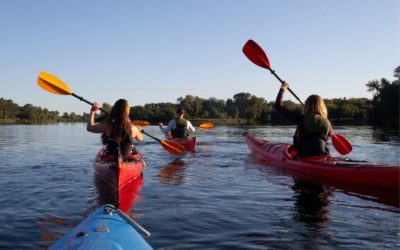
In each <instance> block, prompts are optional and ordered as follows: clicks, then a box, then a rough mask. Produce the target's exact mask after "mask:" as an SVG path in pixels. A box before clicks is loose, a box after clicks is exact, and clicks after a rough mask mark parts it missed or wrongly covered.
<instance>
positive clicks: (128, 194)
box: [94, 176, 143, 214]
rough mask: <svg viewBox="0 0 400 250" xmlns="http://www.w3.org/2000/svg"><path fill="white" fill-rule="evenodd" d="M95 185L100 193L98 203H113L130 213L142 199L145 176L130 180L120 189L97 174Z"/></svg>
mask: <svg viewBox="0 0 400 250" xmlns="http://www.w3.org/2000/svg"><path fill="white" fill-rule="evenodd" d="M94 181H95V185H96V190H97V193H98V200H97V201H98V202H97V203H98V205H100V206H101V205H104V204H112V205H114V206H116V207H118V208H119V209H121V210H122V211H123V212H125V213H128V214H129V213H130V212H131V211H132V210H133V206H134V204H135V203H136V202H138V201H139V200H140V196H141V193H140V192H141V188H142V185H143V177H142V176H140V177H138V178H136V179H135V180H133V181H131V182H129V183H128V184H127V185H126V186H124V187H123V188H121V189H120V190H119V191H118V190H117V189H116V188H115V187H112V186H110V185H109V184H108V183H106V182H104V181H103V180H101V179H100V178H98V177H96V176H95V180H94Z"/></svg>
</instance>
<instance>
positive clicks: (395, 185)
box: [244, 134, 400, 193]
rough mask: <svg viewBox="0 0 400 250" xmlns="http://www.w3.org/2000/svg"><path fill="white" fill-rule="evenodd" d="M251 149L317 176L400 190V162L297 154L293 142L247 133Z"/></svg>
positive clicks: (282, 165) (272, 161)
mask: <svg viewBox="0 0 400 250" xmlns="http://www.w3.org/2000/svg"><path fill="white" fill-rule="evenodd" d="M244 138H245V140H246V142H247V145H248V147H249V149H250V150H251V151H252V152H253V153H254V154H255V155H257V156H258V157H259V158H262V159H263V160H264V161H265V162H266V163H267V164H269V165H272V166H274V167H279V168H282V169H287V170H291V171H296V172H299V173H302V174H306V175H309V176H314V177H322V178H328V179H332V180H335V181H341V182H346V183H352V184H357V185H365V186H370V187H375V188H380V189H386V190H391V191H395V192H397V193H398V192H399V189H400V166H397V165H387V164H375V163H369V162H364V161H351V160H349V159H346V158H342V157H333V156H312V157H293V156H292V155H291V154H290V153H289V151H290V148H291V147H292V145H290V144H284V143H276V142H271V141H267V140H264V139H261V138H257V137H253V136H251V135H248V134H246V135H245V136H244Z"/></svg>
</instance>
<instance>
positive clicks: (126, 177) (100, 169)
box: [93, 147, 145, 190]
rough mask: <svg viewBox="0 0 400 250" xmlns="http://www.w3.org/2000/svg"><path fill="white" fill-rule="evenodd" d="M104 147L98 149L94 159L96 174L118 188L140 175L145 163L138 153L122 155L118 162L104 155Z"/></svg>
mask: <svg viewBox="0 0 400 250" xmlns="http://www.w3.org/2000/svg"><path fill="white" fill-rule="evenodd" d="M105 149H106V148H105V147H103V148H102V149H100V151H99V153H98V154H97V156H96V159H95V161H94V164H93V166H94V170H95V174H96V176H98V177H99V178H101V179H102V180H104V181H105V182H107V183H108V184H110V185H111V186H113V187H115V188H116V189H118V190H119V189H121V188H123V187H124V186H126V185H127V184H128V183H129V182H131V181H132V180H135V179H136V178H138V177H139V176H141V175H142V173H143V168H144V166H145V163H144V160H143V158H142V156H141V155H140V154H139V153H137V154H133V155H129V156H124V158H123V161H121V162H119V161H118V160H115V159H114V158H113V157H112V156H108V155H104V152H105Z"/></svg>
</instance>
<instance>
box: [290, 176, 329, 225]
mask: <svg viewBox="0 0 400 250" xmlns="http://www.w3.org/2000/svg"><path fill="white" fill-rule="evenodd" d="M292 189H293V191H294V192H295V199H296V202H295V210H296V213H295V215H294V217H295V219H296V220H298V221H301V222H304V223H306V224H307V225H310V226H314V227H323V226H324V225H325V224H326V223H327V222H329V217H328V215H327V214H328V211H327V209H326V207H327V206H328V205H329V196H330V195H331V191H330V190H329V189H328V188H326V187H325V186H321V185H319V184H316V183H312V182H308V181H301V180H296V179H294V185H293V186H292Z"/></svg>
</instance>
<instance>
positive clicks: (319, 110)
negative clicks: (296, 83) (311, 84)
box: [275, 82, 332, 156]
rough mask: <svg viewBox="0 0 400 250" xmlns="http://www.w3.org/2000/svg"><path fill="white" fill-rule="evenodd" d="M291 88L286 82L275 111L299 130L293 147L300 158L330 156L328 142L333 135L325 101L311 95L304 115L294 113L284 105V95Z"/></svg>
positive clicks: (294, 137) (294, 138) (305, 106)
mask: <svg viewBox="0 0 400 250" xmlns="http://www.w3.org/2000/svg"><path fill="white" fill-rule="evenodd" d="M288 88H289V84H288V83H287V82H284V83H283V84H282V86H281V88H280V90H279V92H278V95H277V97H276V102H275V109H276V110H277V111H278V112H279V113H280V114H282V115H283V116H285V117H286V118H288V119H289V120H291V121H294V122H296V124H297V128H296V132H295V134H294V136H293V146H294V149H295V150H296V151H297V155H298V156H314V155H329V149H328V147H327V143H326V142H327V140H328V139H329V137H330V136H331V135H332V125H331V123H330V122H329V120H328V110H327V108H326V106H325V103H324V100H323V99H322V98H321V97H320V96H318V95H310V96H309V97H308V98H307V100H306V102H305V104H304V106H303V110H302V113H301V114H299V113H296V112H293V111H291V110H289V109H287V108H285V107H284V106H283V105H282V99H283V94H284V93H285V91H286V90H287V89H288Z"/></svg>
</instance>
